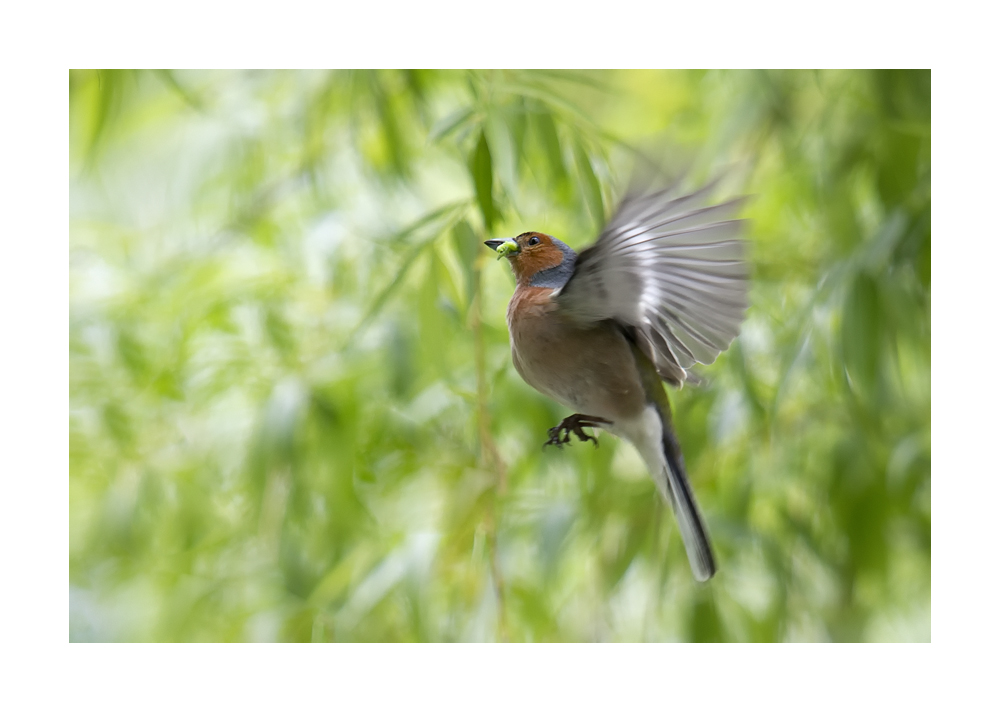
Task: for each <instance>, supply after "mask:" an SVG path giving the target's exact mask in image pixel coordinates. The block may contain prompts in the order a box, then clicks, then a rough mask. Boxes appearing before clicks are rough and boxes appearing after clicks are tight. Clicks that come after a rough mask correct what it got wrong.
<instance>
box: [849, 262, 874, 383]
mask: <svg viewBox="0 0 1000 712" xmlns="http://www.w3.org/2000/svg"><path fill="white" fill-rule="evenodd" d="M840 338H841V345H842V348H843V352H844V365H845V366H846V368H847V373H848V375H849V377H850V383H851V385H852V387H853V389H854V390H855V391H856V392H860V393H861V394H865V395H869V396H870V395H871V394H872V392H873V390H874V386H875V377H876V375H877V369H878V362H879V352H880V345H881V333H880V313H879V298H878V285H877V284H876V282H875V280H874V279H873V278H872V277H871V276H869V275H868V274H865V273H861V274H858V275H857V276H856V277H855V278H854V282H853V284H852V285H851V288H850V292H848V295H847V300H846V302H845V304H844V317H843V321H842V323H841V336H840Z"/></svg>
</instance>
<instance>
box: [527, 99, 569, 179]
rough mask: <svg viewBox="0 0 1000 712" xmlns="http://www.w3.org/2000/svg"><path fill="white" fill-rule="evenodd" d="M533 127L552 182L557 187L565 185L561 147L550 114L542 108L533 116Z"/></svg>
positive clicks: (564, 168) (564, 164)
mask: <svg viewBox="0 0 1000 712" xmlns="http://www.w3.org/2000/svg"><path fill="white" fill-rule="evenodd" d="M533 123H534V127H535V132H536V133H537V135H538V138H539V139H540V141H541V144H542V149H543V150H544V152H545V159H546V162H547V164H548V167H549V172H550V174H551V175H552V179H553V182H554V183H556V184H558V185H563V184H565V183H566V178H567V176H566V163H565V161H564V159H563V152H562V146H561V145H560V144H559V133H558V131H557V130H556V122H555V121H554V120H553V119H552V112H551V111H549V110H548V109H545V108H542V109H541V110H540V111H538V112H537V113H536V114H534V122H533Z"/></svg>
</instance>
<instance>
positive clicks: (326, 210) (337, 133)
mask: <svg viewBox="0 0 1000 712" xmlns="http://www.w3.org/2000/svg"><path fill="white" fill-rule="evenodd" d="M69 80H70V157H69V161H70V176H71V178H70V393H69V401H70V475H69V488H70V489H69V491H70V513H69V516H70V542H69V549H70V553H69V576H70V593H69V611H70V630H69V637H70V639H71V640H140V641H144V640H149V641H175V640H187V641H234V640H287V641H310V640H312V641H472V640H513V641H557V640H565V641H589V640H615V641H617V640H621V641H639V640H653V641H659V640H699V641H701V640H727V641H749V640H754V641H776V640H929V639H930V566H931V560H930V546H931V539H930V534H931V523H930V522H931V519H930V517H931V494H930V487H931V482H930V422H931V421H930V418H931V410H930V276H931V274H930V273H931V267H930V205H931V199H930V196H931V193H930V190H931V183H930V176H931V172H930V140H931V124H930V91H931V90H930V83H931V79H930V72H929V71H875V72H858V71H830V72H827V71H823V72H807V71H800V72H744V71H740V72H717V71H712V72H659V71H642V72H633V71H628V72H626V71H615V72H548V71H530V72H529V71H471V72H459V71H422V70H412V71H333V72H288V71H282V72H262V71H246V72H169V71H158V72H138V71H82V70H81V71H71V72H70V75H69ZM653 135H656V136H659V137H661V138H663V137H665V138H666V139H667V140H669V141H670V142H671V143H672V144H673V145H675V146H678V147H682V148H683V147H688V148H690V149H691V153H692V155H696V156H697V157H698V158H697V160H696V161H695V163H694V165H695V169H694V170H701V171H702V172H703V173H705V174H707V173H709V172H711V171H712V170H715V169H717V168H719V167H720V166H725V165H733V164H735V165H737V166H743V167H744V168H743V169H742V174H743V175H744V178H743V182H742V185H741V186H740V189H741V190H743V191H746V192H747V193H749V194H751V195H752V196H753V199H752V200H751V201H750V202H749V203H748V207H747V209H746V217H748V218H750V219H751V221H752V222H751V223H750V229H749V239H750V240H751V243H752V250H751V255H752V261H753V265H752V272H753V288H752V293H751V301H752V306H751V308H750V311H749V313H748V318H747V321H746V323H745V325H744V329H743V333H742V335H741V336H740V338H739V339H738V340H737V341H736V342H735V343H734V345H733V347H732V348H731V349H730V351H729V352H727V353H726V354H724V355H723V356H722V357H721V358H720V359H719V361H718V362H717V363H716V364H714V365H713V366H711V367H708V368H706V369H704V372H703V375H705V376H706V377H707V378H706V383H705V384H704V385H702V386H700V387H687V388H684V389H683V390H682V391H680V392H674V391H672V392H671V398H672V401H673V404H674V409H675V420H676V424H677V427H678V431H679V436H680V440H681V443H682V445H683V447H684V450H685V456H686V460H687V463H688V467H689V471H690V474H691V476H692V480H693V485H694V488H695V490H696V491H697V493H698V496H699V499H700V501H701V504H702V509H703V510H704V512H705V514H706V517H707V520H708V522H709V526H710V528H711V531H712V534H713V538H714V541H715V546H716V550H717V554H718V558H719V563H720V571H719V574H718V575H717V576H716V578H715V579H713V580H712V581H711V583H710V584H708V585H697V584H696V583H695V582H694V581H693V580H692V578H691V575H690V572H689V570H688V564H687V560H686V558H685V555H684V551H683V547H682V545H681V542H680V539H679V536H678V534H677V531H676V528H675V525H674V523H673V521H672V517H671V515H670V514H669V511H668V510H667V509H666V508H665V507H664V504H663V503H662V502H661V501H660V498H659V497H658V495H657V493H656V491H655V489H654V486H653V483H652V481H651V480H650V478H649V477H648V475H647V474H646V473H645V471H644V470H643V467H642V464H641V462H640V461H639V459H638V456H637V455H635V453H634V452H632V450H631V449H630V448H629V446H627V445H624V444H622V443H619V442H616V441H614V439H613V438H610V437H607V436H604V437H602V439H601V443H602V445H601V447H600V448H599V449H593V448H590V447H589V446H588V447H581V446H576V447H572V448H566V449H564V450H562V451H556V450H554V449H549V450H547V451H544V452H543V451H542V449H541V443H542V442H543V441H544V439H545V436H546V429H547V428H548V427H551V426H552V425H554V424H555V423H556V422H557V421H558V420H559V419H560V418H561V417H562V416H563V415H565V414H566V413H564V412H562V411H561V409H560V408H559V407H558V406H556V405H555V404H553V403H551V402H549V401H547V400H546V399H545V398H544V397H542V396H541V395H539V394H537V393H535V392H534V391H532V390H531V389H530V388H529V387H528V386H526V385H525V384H524V383H522V382H521V380H520V379H519V378H518V376H517V374H516V373H515V372H514V370H513V369H512V367H511V364H510V356H509V352H508V342H507V333H506V327H505V322H504V313H505V309H506V303H507V299H508V298H509V296H510V293H511V291H512V288H513V282H512V279H511V277H510V274H509V269H508V268H507V266H506V265H505V264H503V263H499V264H498V263H496V262H494V261H493V260H492V259H491V254H490V253H489V251H488V250H487V249H486V248H484V247H482V244H481V242H482V240H484V239H486V238H487V237H490V236H494V235H496V236H505V235H514V234H517V233H519V232H522V231H524V230H528V229H534V230H542V231H545V232H549V233H552V234H554V235H556V236H558V237H560V238H562V239H564V240H566V241H567V242H568V243H570V244H571V245H573V246H575V247H577V248H579V247H581V246H584V245H586V244H587V243H589V242H590V241H592V240H593V238H594V237H595V236H596V234H597V231H598V229H599V226H600V224H601V222H602V221H603V219H604V217H605V216H606V215H608V214H610V212H611V211H612V210H613V209H614V204H615V200H616V197H617V196H619V195H620V194H621V191H622V188H623V186H624V185H625V182H626V179H627V171H626V169H625V168H624V166H625V165H626V163H627V160H626V159H627V156H628V155H629V152H630V150H631V149H630V147H632V146H635V145H636V144H638V143H641V142H642V140H643V139H644V138H646V137H649V136H653Z"/></svg>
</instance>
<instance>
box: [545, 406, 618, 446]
mask: <svg viewBox="0 0 1000 712" xmlns="http://www.w3.org/2000/svg"><path fill="white" fill-rule="evenodd" d="M610 423H611V421H610V420H605V419H604V418H598V417H597V416H596V415H584V414H583V413H574V414H573V415H570V416H568V417H566V418H563V420H562V422H561V423H559V425H557V426H556V427H554V428H549V439H548V440H546V441H545V443H544V444H543V445H542V447H545V446H546V445H556V446H558V447H560V448H561V447H562V446H563V445H565V444H566V443H568V442H569V436H570V433H572V434H574V435H576V437H578V438H580V442H584V443H585V442H587V441H588V440H591V441H593V443H594V447H597V438H595V437H593V436H592V435H587V433H585V432H583V429H584V428H599V427H601V426H602V425H609V424H610Z"/></svg>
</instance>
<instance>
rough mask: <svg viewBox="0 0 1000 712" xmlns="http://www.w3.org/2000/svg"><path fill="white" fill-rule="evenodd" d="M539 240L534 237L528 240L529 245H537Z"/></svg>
mask: <svg viewBox="0 0 1000 712" xmlns="http://www.w3.org/2000/svg"><path fill="white" fill-rule="evenodd" d="M539 242H540V240H539V239H538V238H537V237H533V238H531V239H530V240H528V244H529V245H537V244H538V243H539Z"/></svg>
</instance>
